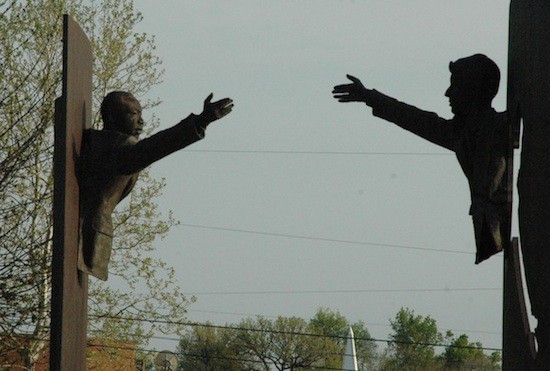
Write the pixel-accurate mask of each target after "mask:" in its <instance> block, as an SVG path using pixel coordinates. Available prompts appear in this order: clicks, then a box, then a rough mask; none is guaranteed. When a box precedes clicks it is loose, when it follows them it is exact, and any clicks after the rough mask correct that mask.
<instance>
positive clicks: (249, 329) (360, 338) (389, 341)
mask: <svg viewBox="0 0 550 371" xmlns="http://www.w3.org/2000/svg"><path fill="white" fill-rule="evenodd" d="M89 317H95V318H98V319H102V318H109V319H116V320H123V321H137V322H149V323H164V324H169V325H181V326H191V327H206V328H216V329H225V330H234V331H250V332H263V333H272V334H281V335H295V336H311V337H322V338H332V339H344V340H346V339H348V336H343V335H324V334H314V333H304V332H291V331H278V330H265V329H254V328H245V327H239V326H221V325H213V324H207V323H195V322H184V321H168V320H162V319H151V318H131V317H122V316H113V315H107V314H105V315H92V316H89ZM355 340H356V341H372V342H380V343H387V344H390V343H394V344H405V345H421V346H433V347H450V348H460V349H481V350H489V351H496V352H501V351H502V349H501V348H488V347H475V346H461V345H450V344H439V343H429V342H414V341H404V340H391V339H376V338H362V337H355Z"/></svg>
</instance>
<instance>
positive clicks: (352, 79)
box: [346, 75, 361, 84]
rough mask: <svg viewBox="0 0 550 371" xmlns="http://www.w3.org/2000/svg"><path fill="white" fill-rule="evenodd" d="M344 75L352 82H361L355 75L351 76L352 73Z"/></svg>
mask: <svg viewBox="0 0 550 371" xmlns="http://www.w3.org/2000/svg"><path fill="white" fill-rule="evenodd" d="M346 77H347V78H348V79H350V80H351V81H353V83H354V84H361V80H359V79H358V78H357V77H355V76H352V75H346Z"/></svg>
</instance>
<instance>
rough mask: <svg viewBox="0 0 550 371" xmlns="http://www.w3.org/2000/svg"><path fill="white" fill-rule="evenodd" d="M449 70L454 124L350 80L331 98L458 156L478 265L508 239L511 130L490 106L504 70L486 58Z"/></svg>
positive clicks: (472, 58) (503, 115)
mask: <svg viewBox="0 0 550 371" xmlns="http://www.w3.org/2000/svg"><path fill="white" fill-rule="evenodd" d="M449 70H450V72H451V85H450V87H449V88H448V89H447V91H446V93H445V95H446V96H447V97H448V98H449V103H450V106H451V109H452V112H453V113H454V117H453V118H452V119H451V120H446V119H443V118H441V117H439V116H438V115H437V114H435V113H432V112H426V111H423V110H420V109H418V108H416V107H413V106H410V105H407V104H405V103H401V102H399V101H397V100H395V99H393V98H390V97H388V96H386V95H384V94H382V93H380V92H378V91H376V90H374V89H373V90H371V89H367V88H365V87H364V86H363V84H362V83H361V81H360V80H359V79H357V78H355V77H353V76H350V75H348V78H349V79H350V80H351V81H352V83H351V84H344V85H338V86H335V87H334V90H333V94H334V98H336V99H338V101H339V102H364V103H366V104H367V105H368V106H370V107H372V112H373V114H374V115H375V116H378V117H380V118H383V119H385V120H388V121H391V122H393V123H395V124H397V125H398V126H400V127H402V128H403V129H406V130H408V131H411V132H412V133H414V134H416V135H418V136H420V137H422V138H424V139H427V140H429V141H430V142H432V143H435V144H438V145H440V146H442V147H444V148H447V149H450V150H451V151H454V152H455V154H456V157H457V159H458V162H459V163H460V166H461V167H462V170H463V171H464V174H465V175H466V178H468V183H469V186H470V196H471V206H470V215H472V219H473V224H474V233H475V241H476V247H477V253H476V260H475V262H476V264H478V263H480V262H481V261H483V260H485V259H487V258H489V257H491V256H492V255H493V254H495V253H498V252H499V251H501V250H502V249H503V248H504V247H505V246H507V244H508V243H509V239H510V237H509V235H510V232H509V229H510V227H509V225H510V209H509V200H508V194H509V187H508V179H507V153H508V148H509V139H508V126H507V119H506V113H498V112H496V111H495V110H494V109H493V108H492V106H491V102H492V100H493V98H494V97H495V95H496V94H497V91H498V86H499V82H500V71H499V69H498V67H497V65H496V64H495V63H494V62H493V61H492V60H491V59H489V58H488V57H486V56H485V55H482V54H475V55H472V56H470V57H466V58H462V59H459V60H457V61H455V62H451V63H450V64H449Z"/></svg>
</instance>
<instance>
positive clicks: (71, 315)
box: [50, 15, 92, 370]
mask: <svg viewBox="0 0 550 371" xmlns="http://www.w3.org/2000/svg"><path fill="white" fill-rule="evenodd" d="M91 92H92V48H91V44H90V41H89V40H88V38H87V37H86V35H85V34H84V32H83V31H82V29H81V28H80V26H79V25H78V24H77V23H76V22H75V21H74V20H72V19H71V18H70V17H69V16H67V15H65V16H64V18H63V90H62V96H61V98H59V99H58V100H57V101H56V122H55V149H54V205H53V207H54V237H53V238H54V241H53V242H54V245H53V261H52V270H53V273H52V312H51V314H52V320H51V335H50V340H51V345H50V349H51V352H50V369H51V370H85V369H86V330H87V297H88V277H87V275H86V274H84V273H82V272H80V271H78V269H77V258H78V235H79V184H78V178H79V177H78V174H79V158H80V147H81V141H82V134H83V131H84V130H85V129H86V128H90V126H91V117H92V111H91V102H92V97H91Z"/></svg>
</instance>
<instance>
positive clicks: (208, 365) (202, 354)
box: [178, 322, 245, 371]
mask: <svg viewBox="0 0 550 371" xmlns="http://www.w3.org/2000/svg"><path fill="white" fill-rule="evenodd" d="M210 325H211V323H209V322H207V323H206V326H204V327H198V326H197V327H192V328H191V329H189V330H188V331H186V332H185V333H184V334H183V336H182V337H181V340H180V342H179V351H178V354H179V369H180V370H197V371H207V370H208V371H210V370H212V371H215V370H235V371H238V370H244V369H245V368H244V367H243V366H242V365H241V363H240V362H239V360H238V358H237V352H238V350H237V349H236V348H235V345H234V344H233V339H234V336H233V332H232V331H231V330H227V329H220V328H215V327H210Z"/></svg>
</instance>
